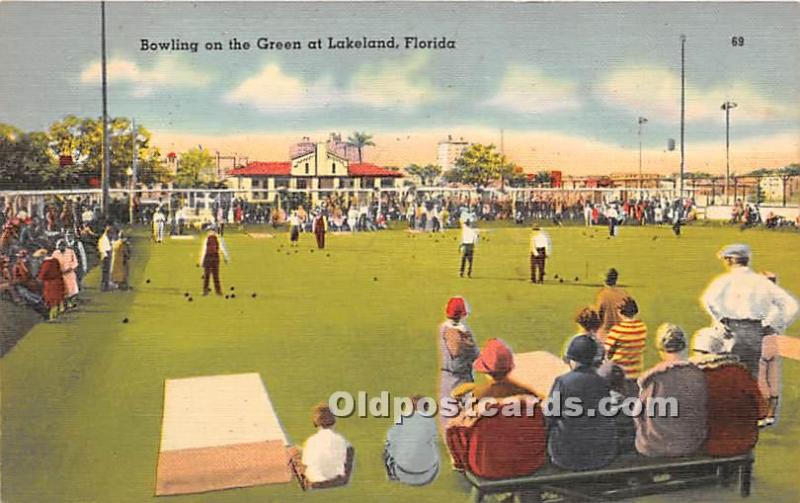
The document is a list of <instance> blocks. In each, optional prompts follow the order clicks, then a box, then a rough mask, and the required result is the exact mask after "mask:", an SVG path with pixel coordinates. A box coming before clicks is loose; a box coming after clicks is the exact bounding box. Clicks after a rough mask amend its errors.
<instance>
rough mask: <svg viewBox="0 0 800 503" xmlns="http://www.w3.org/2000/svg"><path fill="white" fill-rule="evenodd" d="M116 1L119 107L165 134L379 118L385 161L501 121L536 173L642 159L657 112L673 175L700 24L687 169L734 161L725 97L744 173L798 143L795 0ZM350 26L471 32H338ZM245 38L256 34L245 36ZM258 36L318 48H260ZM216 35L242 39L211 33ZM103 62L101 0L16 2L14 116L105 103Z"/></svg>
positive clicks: (655, 144) (265, 131)
mask: <svg viewBox="0 0 800 503" xmlns="http://www.w3.org/2000/svg"><path fill="white" fill-rule="evenodd" d="M106 17H107V50H108V59H109V64H108V75H109V91H108V93H109V94H108V99H109V102H108V103H109V114H110V115H112V116H126V117H135V118H136V120H137V122H139V123H140V124H142V125H144V126H145V127H146V128H148V129H149V130H150V131H151V132H152V133H153V140H154V142H155V144H157V145H158V146H160V147H161V149H162V150H163V151H165V152H166V151H173V150H174V151H177V152H180V151H183V150H186V149H188V148H191V147H195V146H197V145H202V146H203V147H204V148H207V149H210V150H212V151H215V150H216V151H220V152H221V153H222V154H233V153H237V154H239V155H246V156H248V157H249V158H250V159H251V160H263V161H267V160H271V161H275V160H287V158H288V148H289V145H291V144H292V143H293V142H295V141H297V140H298V139H299V138H301V137H303V136H310V137H312V138H315V139H318V140H320V141H322V140H324V139H325V138H326V137H327V135H328V133H329V132H332V131H339V132H341V133H342V134H343V135H344V136H347V135H348V134H350V133H352V132H353V131H356V130H357V131H365V132H368V133H370V134H372V135H374V141H375V143H376V146H375V147H370V148H368V149H367V150H366V154H365V155H366V157H367V160H368V161H370V162H375V163H378V164H382V165H394V166H403V165H405V164H407V163H410V162H417V163H433V162H436V144H437V142H438V141H440V140H442V139H444V138H445V137H447V135H453V136H454V137H456V138H459V137H464V138H465V139H466V140H468V141H471V142H481V143H494V144H496V145H498V147H499V146H500V144H501V130H502V131H503V133H502V145H503V151H504V153H505V154H506V155H507V156H508V157H509V158H510V159H511V160H512V161H514V162H516V163H518V164H519V165H521V166H523V167H524V168H525V169H526V170H527V171H538V170H541V169H560V170H563V171H564V172H566V173H571V174H587V173H608V172H620V171H635V170H637V169H638V163H639V135H638V132H639V125H638V120H637V119H638V117H640V116H641V117H645V118H647V123H646V124H644V125H643V126H642V134H641V141H642V164H643V169H644V171H645V172H661V173H672V172H675V171H677V170H678V167H679V163H680V154H679V151H678V150H677V149H676V150H675V151H672V152H670V151H668V150H667V140H668V139H669V138H674V139H676V140H679V138H680V63H681V59H680V51H681V43H680V35H681V34H685V35H686V37H687V41H686V59H685V74H686V86H685V87H686V122H685V123H686V132H685V147H686V165H687V167H688V169H689V170H695V171H710V172H716V173H721V172H723V171H724V169H725V115H724V112H723V111H722V110H720V105H721V104H722V103H723V102H724V101H726V100H731V101H734V102H736V103H737V105H738V106H737V108H735V109H733V110H732V111H731V129H730V135H731V166H732V170H733V171H734V172H741V173H744V172H747V171H750V170H752V169H756V168H762V167H780V166H783V165H786V164H788V163H790V162H798V161H800V58H798V54H800V4H798V3H705V4H697V3H684V2H681V3H646V4H645V3H602V4H601V3H597V4H592V3H500V4H488V3H469V4H467V3H460V2H447V3H326V4H322V3H310V2H309V3H297V2H292V3H256V2H245V3H235V2H228V3H217V2H199V3H190V2H145V3H128V2H124V3H123V2H111V3H109V4H107V7H106ZM347 36H349V37H351V38H353V39H361V38H362V37H368V38H370V39H385V38H388V37H392V36H394V37H395V38H396V39H397V40H398V41H399V43H400V44H401V46H402V45H403V42H404V37H406V36H416V37H419V38H420V39H423V40H426V39H431V38H434V37H438V38H439V39H441V38H442V37H445V38H446V39H447V40H451V41H454V42H455V48H454V49H405V48H400V49H363V50H330V49H327V48H326V47H327V38H328V37H333V38H334V39H343V38H344V37H347ZM233 37H236V38H237V39H238V40H239V41H248V42H250V43H251V45H252V47H251V49H250V50H247V51H231V50H229V49H228V48H227V47H228V41H229V40H230V39H231V38H233ZM261 37H266V38H268V39H269V40H273V41H299V42H301V44H302V45H303V48H302V49H300V50H291V51H289V50H275V49H272V50H261V49H258V48H256V47H255V46H256V41H257V40H258V39H259V38H261ZM732 37H743V40H744V44H743V45H739V44H737V45H734V44H732ZM320 38H321V39H322V41H323V47H324V48H323V49H311V48H308V46H307V44H308V41H311V40H317V39H320ZM142 39H147V40H148V41H149V42H168V41H170V40H172V39H179V40H180V41H183V42H198V43H199V47H198V50H197V52H191V51H162V50H157V51H152V50H141V49H142ZM214 41H219V42H222V43H223V45H224V47H225V50H222V51H213V50H212V51H207V50H205V49H204V47H203V45H204V43H205V42H214ZM99 61H100V7H99V4H96V3H47V2H36V3H25V2H0V68H3V69H4V71H2V72H0V122H5V123H10V124H13V125H15V126H17V127H19V128H21V129H24V130H42V129H46V128H47V127H48V125H49V124H50V123H52V122H53V121H56V120H59V119H61V118H62V117H63V116H65V115H67V114H75V115H79V116H95V117H96V116H99V115H100V114H101V110H102V108H101V91H100V64H99ZM8 69H10V71H8Z"/></svg>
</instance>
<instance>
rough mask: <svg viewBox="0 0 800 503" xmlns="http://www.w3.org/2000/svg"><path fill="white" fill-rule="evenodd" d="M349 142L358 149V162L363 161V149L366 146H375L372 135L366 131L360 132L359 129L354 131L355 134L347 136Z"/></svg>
mask: <svg viewBox="0 0 800 503" xmlns="http://www.w3.org/2000/svg"><path fill="white" fill-rule="evenodd" d="M347 143H348V144H349V145H352V146H353V147H355V148H356V149H358V162H359V163H361V162H364V161H363V155H362V153H363V152H362V151H363V149H364V147H374V146H375V143H374V142H373V141H372V135H371V134H367V133H366V132H361V133H359V132H358V131H353V135H352V136H350V137H349V138H347Z"/></svg>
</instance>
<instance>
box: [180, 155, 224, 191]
mask: <svg viewBox="0 0 800 503" xmlns="http://www.w3.org/2000/svg"><path fill="white" fill-rule="evenodd" d="M215 168H216V164H215V163H214V158H213V157H212V156H211V154H210V153H209V151H208V150H204V149H201V148H199V147H198V148H193V149H189V150H188V151H186V152H184V153H182V154H181V156H180V163H179V164H178V173H177V176H176V177H175V184H176V185H177V186H179V187H207V186H209V185H213V184H214V182H215V179H214V169H215Z"/></svg>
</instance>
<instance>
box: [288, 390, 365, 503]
mask: <svg viewBox="0 0 800 503" xmlns="http://www.w3.org/2000/svg"><path fill="white" fill-rule="evenodd" d="M311 419H312V421H313V423H314V427H315V428H317V432H316V433H315V434H313V435H311V436H310V437H308V439H306V442H305V444H304V445H303V450H302V451H298V450H297V449H290V456H291V461H290V464H291V465H292V469H293V471H294V473H295V475H296V476H297V478H298V480H299V482H300V485H301V487H303V489H304V490H305V489H327V488H330V487H338V486H343V485H347V483H348V482H349V480H350V475H351V473H352V471H353V458H354V451H353V448H352V447H351V446H350V444H349V443H348V442H347V440H345V438H344V437H343V436H342V435H340V434H339V433H337V432H335V431H334V430H333V426H334V425H335V424H336V416H334V415H333V412H331V409H330V407H328V406H327V405H325V404H320V405H317V406H316V407H314V409H313V412H312V418H311Z"/></svg>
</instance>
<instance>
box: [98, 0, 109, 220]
mask: <svg viewBox="0 0 800 503" xmlns="http://www.w3.org/2000/svg"><path fill="white" fill-rule="evenodd" d="M100 39H101V44H100V52H101V54H100V56H101V67H102V68H101V74H102V80H103V84H102V85H103V169H102V171H101V173H100V183H101V185H102V196H101V198H102V200H101V204H102V207H103V217H104V218H108V203H109V190H108V184H109V177H110V175H111V153H110V151H109V146H108V96H107V92H106V91H107V76H106V3H105V2H100Z"/></svg>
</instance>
